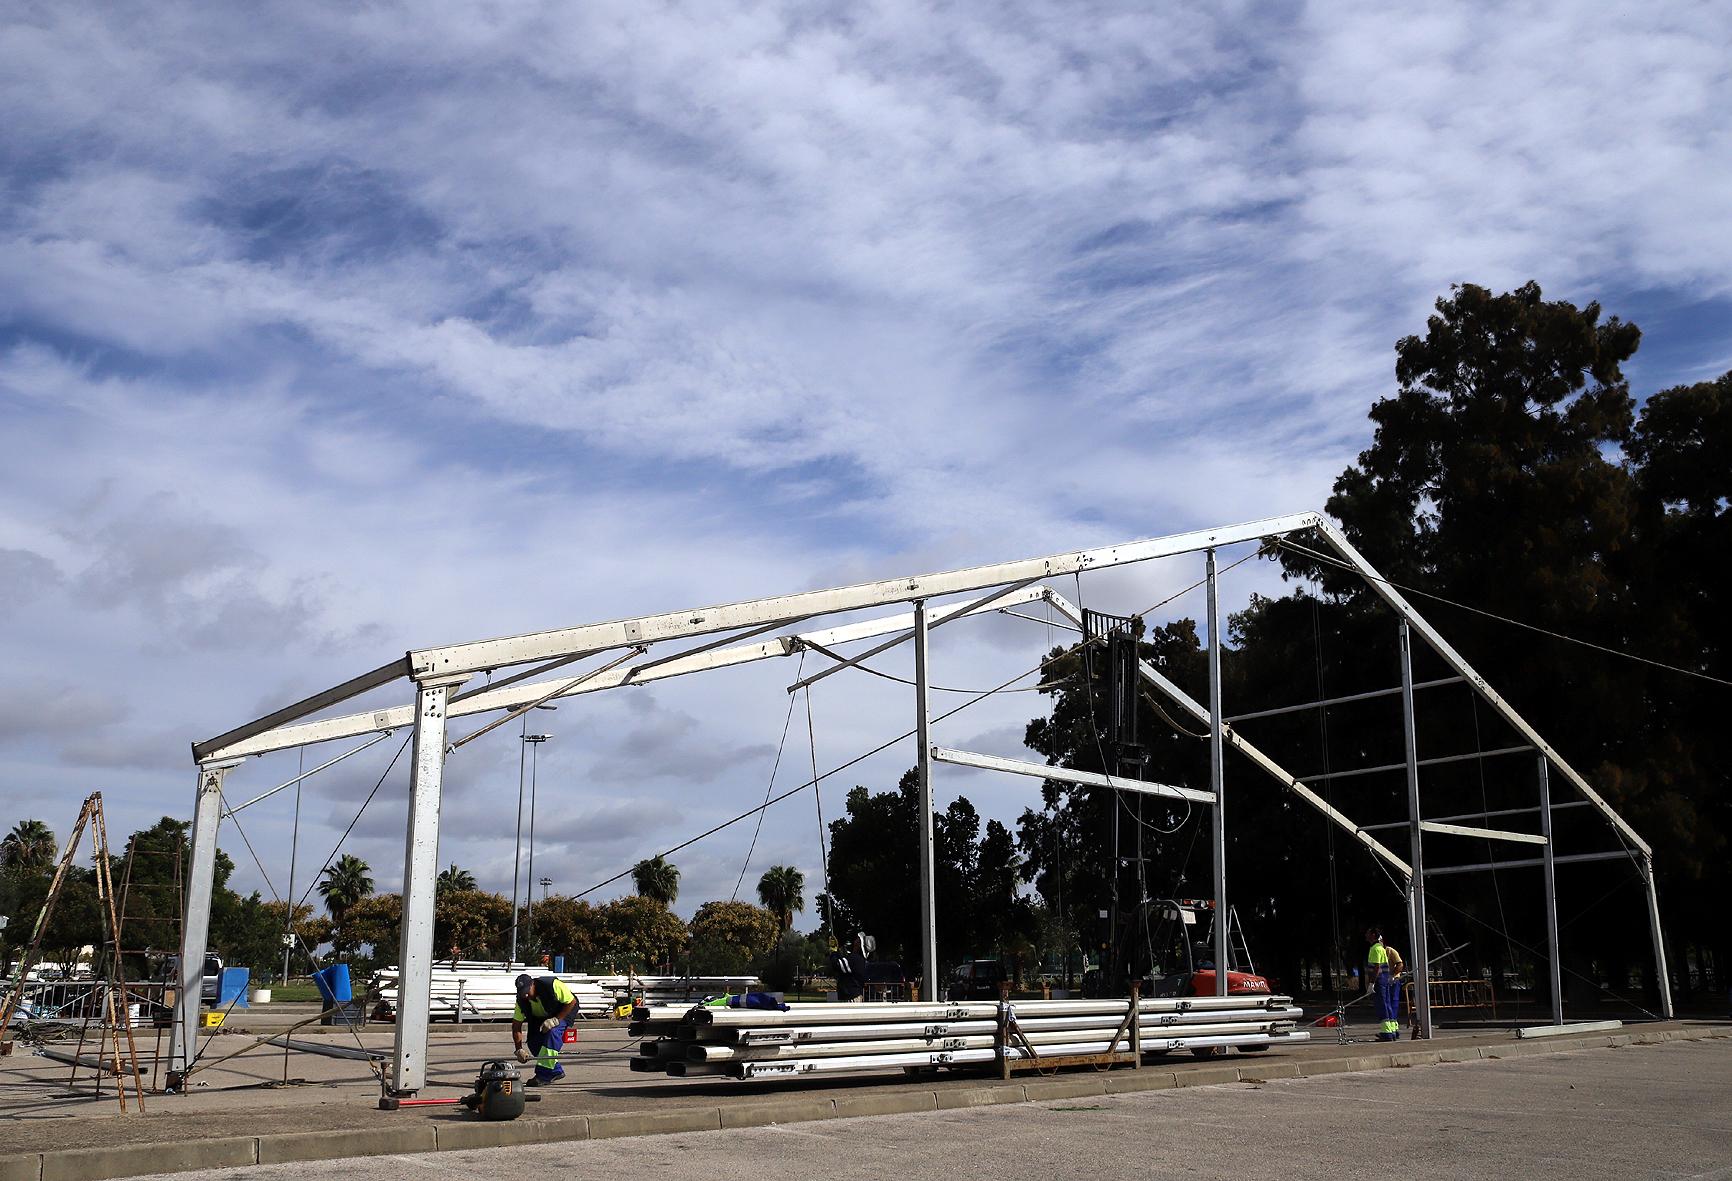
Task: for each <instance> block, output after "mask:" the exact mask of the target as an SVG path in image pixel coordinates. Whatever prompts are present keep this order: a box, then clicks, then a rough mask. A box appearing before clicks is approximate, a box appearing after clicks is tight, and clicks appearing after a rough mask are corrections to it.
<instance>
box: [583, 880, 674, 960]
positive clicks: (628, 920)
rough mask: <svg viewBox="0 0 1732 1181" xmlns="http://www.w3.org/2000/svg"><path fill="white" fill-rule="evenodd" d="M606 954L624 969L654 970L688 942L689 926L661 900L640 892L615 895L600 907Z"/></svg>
mask: <svg viewBox="0 0 1732 1181" xmlns="http://www.w3.org/2000/svg"><path fill="white" fill-rule="evenodd" d="M601 925H602V930H603V932H604V933H605V934H606V937H607V949H606V954H607V955H608V956H609V957H611V959H612V960H613V961H614V963H615V965H616V966H617V967H619V968H621V969H624V968H628V967H629V968H635V969H636V970H637V971H639V972H652V971H655V970H658V969H660V968H661V967H662V966H663V965H665V964H667V963H668V962H669V961H670V960H671V959H672V957H673V956H675V955H677V954H678V953H679V952H680V951H681V950H683V949H684V947H685V945H686V925H685V924H684V923H682V922H680V920H679V918H678V917H677V916H676V915H675V914H674V913H673V912H672V911H670V910H669V909H668V908H667V904H666V903H664V902H661V901H660V900H659V899H655V898H648V897H645V896H643V895H641V894H628V895H626V896H625V897H624V898H616V899H614V900H613V901H612V902H609V903H608V904H607V905H606V906H603V907H602V908H601Z"/></svg>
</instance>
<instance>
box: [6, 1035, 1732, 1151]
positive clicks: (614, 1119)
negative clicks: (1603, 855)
mask: <svg viewBox="0 0 1732 1181" xmlns="http://www.w3.org/2000/svg"><path fill="white" fill-rule="evenodd" d="M1725 1037H1732V1025H1715V1026H1704V1027H1702V1028H1699V1029H1659V1030H1652V1031H1644V1030H1642V1029H1641V1028H1640V1027H1636V1028H1633V1029H1630V1030H1628V1031H1626V1032H1623V1033H1617V1034H1598V1035H1594V1036H1590V1037H1579V1038H1572V1037H1568V1036H1564V1037H1558V1038H1547V1039H1546V1040H1544V1041H1528V1042H1500V1043H1499V1044H1497V1045H1495V1046H1460V1047H1453V1048H1439V1049H1423V1050H1421V1049H1402V1050H1387V1051H1384V1052H1381V1053H1370V1054H1365V1053H1360V1054H1343V1055H1342V1056H1341V1057H1338V1058H1315V1059H1311V1060H1310V1061H1305V1060H1302V1059H1266V1060H1253V1059H1247V1060H1244V1061H1242V1062H1235V1063H1234V1064H1233V1065H1225V1064H1222V1065H1218V1066H1197V1067H1194V1068H1191V1069H1187V1070H1176V1071H1175V1070H1162V1069H1160V1068H1158V1067H1155V1068H1150V1067H1144V1068H1143V1069H1142V1070H1119V1071H1113V1072H1111V1073H1105V1072H1103V1073H1099V1074H1073V1075H1066V1076H1064V1077H1061V1078H1033V1079H1030V1080H1029V1081H1028V1082H1025V1083H999V1082H986V1083H982V1084H981V1085H980V1086H976V1087H948V1088H944V1089H940V1090H933V1091H884V1092H880V1093H877V1094H873V1093H864V1094H853V1095H839V1096H836V1097H834V1098H830V1097H823V1096H812V1095H793V1096H787V1097H780V1098H775V1099H767V1100H765V1101H763V1102H761V1103H737V1104H728V1105H726V1106H720V1105H718V1106H715V1107H679V1108H671V1109H665V1110H660V1111H620V1112H598V1113H596V1114H594V1115H575V1116H572V1115H567V1116H553V1117H550V1118H547V1119H533V1118H524V1119H520V1120H514V1121H512V1122H510V1123H498V1124H490V1123H485V1122H481V1121H476V1122H472V1123H471V1122H443V1121H441V1122H436V1123H435V1122H428V1123H421V1124H402V1125H398V1126H396V1127H384V1128H363V1129H354V1130H346V1131H335V1132H284V1133H280V1134H277V1135H270V1136H227V1137H221V1138H213V1139H207V1140H187V1141H180V1142H168V1143H152V1144H142V1145H122V1146H119V1147H115V1148H71V1149H60V1150H57V1151H54V1152H32V1153H23V1154H15V1155H10V1156H0V1181H104V1179H107V1178H113V1177H136V1176H139V1175H141V1174H144V1173H179V1172H187V1171H190V1170H194V1169H226V1168H239V1167H243V1166H246V1165H254V1164H263V1165H268V1164H278V1163H283V1162H292V1161H310V1160H335V1159H339V1158H344V1157H357V1156H395V1155H400V1154H404V1153H422V1152H437V1151H447V1152H449V1151H455V1150H461V1149H470V1148H502V1147H509V1146H515V1145H523V1144H550V1143H556V1142H558V1141H562V1140H601V1139H606V1138H611V1137H616V1136H656V1135H666V1134H667V1133H670V1132H713V1131H718V1130H720V1129H723V1128H749V1127H764V1126H766V1125H770V1124H785V1123H798V1122H804V1121H809V1120H821V1119H847V1118H852V1117H856V1116H874V1115H902V1114H907V1113H913V1112H922V1111H953V1110H957V1109H959V1108H966V1107H984V1106H989V1105H992V1104H999V1103H1047V1102H1051V1101H1053V1100H1058V1099H1080V1098H1087V1097H1091V1096H1098V1095H1125V1094H1132V1093H1135V1092H1138V1091H1158V1090H1169V1089H1172V1088H1174V1087H1207V1086H1220V1085H1223V1084H1227V1083H1248V1084H1256V1083H1263V1082H1268V1081H1271V1080H1274V1079H1298V1078H1316V1077H1321V1076H1324V1075H1330V1074H1345V1073H1350V1072H1358V1071H1368V1070H1385V1069H1390V1068H1395V1067H1407V1066H1433V1065H1438V1064H1442V1063H1459V1062H1476V1061H1482V1060H1483V1061H1498V1060H1501V1059H1509V1058H1535V1057H1543V1056H1544V1055H1547V1054H1563V1053H1570V1052H1573V1051H1578V1050H1599V1049H1608V1048H1612V1049H1616V1048H1619V1047H1625V1046H1655V1045H1662V1044H1664V1043H1666V1042H1675V1041H1700V1040H1705V1039H1714V1038H1725Z"/></svg>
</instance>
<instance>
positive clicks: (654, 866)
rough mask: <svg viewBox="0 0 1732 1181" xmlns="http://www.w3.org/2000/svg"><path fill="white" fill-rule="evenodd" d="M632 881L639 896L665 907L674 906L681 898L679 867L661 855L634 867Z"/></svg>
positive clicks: (646, 859) (649, 858)
mask: <svg viewBox="0 0 1732 1181" xmlns="http://www.w3.org/2000/svg"><path fill="white" fill-rule="evenodd" d="M631 880H632V882H633V884H634V885H635V886H636V888H637V892H638V893H639V894H641V895H643V896H644V897H645V898H651V899H654V900H655V901H657V902H659V903H661V904H662V905H663V906H672V905H673V904H674V899H676V898H678V897H679V896H680V871H679V867H678V866H676V865H674V863H673V862H671V861H669V860H668V859H667V858H665V857H663V856H662V855H661V854H660V853H657V854H656V855H655V856H654V857H648V858H645V859H644V860H642V861H640V862H638V863H637V864H636V865H634V866H632V868H631Z"/></svg>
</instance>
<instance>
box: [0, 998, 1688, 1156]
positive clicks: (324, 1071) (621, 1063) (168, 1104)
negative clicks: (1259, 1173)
mask: <svg viewBox="0 0 1732 1181" xmlns="http://www.w3.org/2000/svg"><path fill="white" fill-rule="evenodd" d="M286 1008H287V1006H283V1007H280V1008H279V1011H278V1012H277V1013H275V1014H272V1015H271V1016H270V1018H269V1020H268V1021H265V1020H260V1021H259V1024H261V1025H274V1026H278V1027H279V1028H280V1024H283V1023H286V1021H285V1018H286V1017H287V1016H288V1015H287V1014H286V1013H283V1012H281V1010H282V1009H286ZM258 1017H259V1018H263V1017H265V1014H263V1013H261V1014H259V1015H258ZM1633 1028H1650V1029H1652V1028H1662V1027H1654V1026H1648V1027H1633ZM579 1030H580V1038H581V1040H580V1041H579V1043H578V1045H577V1046H576V1047H574V1048H573V1049H571V1050H568V1052H567V1073H568V1075H569V1076H570V1081H568V1082H567V1083H565V1084H563V1085H562V1086H560V1087H558V1088H556V1089H553V1090H551V1091H548V1092H545V1093H544V1096H545V1097H544V1100H543V1101H542V1102H539V1103H537V1104H536V1105H535V1107H534V1109H533V1114H534V1115H535V1116H536V1117H538V1118H549V1117H552V1118H557V1117H560V1116H574V1115H594V1114H596V1113H604V1112H626V1111H635V1112H643V1111H657V1112H669V1111H678V1110H681V1109H686V1108H695V1107H703V1106H707V1107H708V1108H709V1109H710V1110H712V1111H713V1110H714V1109H715V1108H716V1106H717V1105H718V1104H720V1105H723V1106H728V1105H732V1104H737V1103H748V1104H749V1103H752V1102H754V1101H757V1100H764V1099H772V1098H776V1097H778V1096H798V1095H809V1096H820V1097H823V1096H834V1097H840V1096H843V1095H850V1094H861V1093H867V1092H870V1093H873V1094H878V1093H886V1092H895V1091H897V1090H924V1091H933V1090H944V1089H947V1088H952V1087H972V1086H977V1085H979V1084H980V1082H981V1081H983V1080H982V1076H981V1075H979V1074H973V1073H966V1074H954V1075H953V1074H943V1075H924V1076H920V1077H918V1078H917V1079H914V1080H909V1079H907V1078H905V1077H904V1076H903V1075H901V1074H898V1073H883V1072H879V1073H874V1074H864V1075H855V1076H845V1077H833V1078H826V1079H823V1080H815V1079H801V1080H786V1081H784V1080H752V1081H749V1082H738V1081H733V1080H720V1079H669V1078H665V1077H663V1076H659V1075H645V1074H633V1073H630V1072H629V1071H628V1069H627V1062H628V1060H629V1057H630V1055H631V1052H632V1049H633V1048H634V1046H635V1042H634V1041H633V1039H630V1038H628V1037H627V1036H626V1032H625V1026H624V1024H623V1023H616V1022H612V1021H591V1022H584V1023H582V1024H581V1025H580V1026H579ZM261 1032H262V1031H261ZM1315 1033H1316V1040H1314V1041H1312V1042H1310V1043H1307V1044H1304V1045H1300V1046H1295V1047H1292V1048H1289V1049H1285V1050H1281V1051H1277V1052H1274V1053H1270V1054H1268V1055H1263V1056H1242V1057H1236V1058H1234V1059H1232V1061H1233V1062H1236V1063H1240V1064H1250V1063H1255V1062H1258V1061H1270V1062H1273V1061H1283V1060H1298V1061H1308V1060H1312V1059H1317V1058H1331V1057H1334V1058H1338V1057H1340V1056H1342V1055H1343V1053H1347V1054H1351V1053H1353V1052H1354V1049H1352V1048H1349V1049H1347V1050H1345V1051H1344V1050H1343V1048H1342V1047H1341V1046H1340V1045H1339V1044H1338V1041H1337V1035H1336V1033H1335V1032H1334V1031H1332V1030H1317V1031H1315ZM1349 1033H1350V1035H1351V1036H1353V1037H1356V1038H1357V1039H1359V1041H1358V1046H1359V1047H1360V1052H1365V1051H1372V1050H1377V1049H1383V1048H1387V1047H1379V1046H1377V1045H1376V1044H1375V1043H1372V1042H1369V1041H1367V1040H1366V1039H1367V1038H1368V1037H1369V1033H1370V1030H1369V1029H1367V1028H1366V1027H1363V1026H1354V1027H1351V1028H1350V1030H1349ZM296 1036H297V1037H307V1038H309V1040H317V1041H322V1042H325V1043H328V1044H331V1045H347V1046H353V1045H355V1044H356V1042H357V1035H355V1034H352V1033H349V1032H347V1031H340V1030H328V1029H327V1030H319V1029H317V1027H314V1028H312V1029H309V1030H305V1031H303V1032H302V1033H299V1034H297V1035H296ZM358 1038H359V1041H360V1042H362V1043H364V1044H365V1045H367V1046H369V1047H373V1048H377V1049H383V1050H388V1049H389V1047H390V1044H391V1038H392V1033H391V1028H390V1027H389V1026H385V1027H373V1028H370V1029H368V1030H366V1031H365V1032H362V1033H360V1034H359V1035H358ZM252 1040H253V1039H252V1038H251V1037H248V1036H244V1035H242V1034H240V1033H238V1032H227V1033H225V1034H223V1035H221V1036H217V1037H214V1038H211V1039H209V1040H208V1044H207V1046H206V1048H205V1051H204V1054H205V1058H204V1060H205V1061H207V1062H214V1061H215V1060H216V1059H217V1058H220V1057H221V1056H223V1055H225V1054H228V1053H231V1052H232V1051H233V1050H234V1049H241V1048H244V1047H246V1046H248V1045H249V1044H250V1043H251V1041H252ZM1509 1040H1510V1033H1509V1031H1508V1030H1495V1031H1486V1030H1479V1031H1470V1030H1450V1031H1445V1032H1444V1033H1443V1035H1442V1036H1440V1037H1439V1038H1438V1039H1436V1040H1434V1041H1433V1042H1431V1043H1428V1045H1429V1046H1431V1047H1436V1048H1445V1047H1454V1046H1495V1045H1496V1044H1497V1043H1499V1042H1507V1041H1509ZM509 1043H510V1035H509V1032H508V1030H507V1028H506V1026H504V1025H503V1024H497V1025H487V1026H472V1025H465V1026H455V1025H446V1024H440V1025H436V1026H435V1027H434V1035H433V1037H432V1038H431V1041H430V1045H429V1060H430V1070H429V1088H428V1090H427V1091H425V1092H423V1094H425V1095H427V1096H429V1097H432V1096H438V1095H455V1094H459V1093H462V1092H467V1091H468V1090H469V1089H470V1088H471V1086H472V1084H473V1080H474V1075H475V1069H476V1064H477V1063H479V1062H480V1061H481V1060H483V1059H484V1058H487V1057H498V1056H501V1055H502V1054H503V1053H504V1052H505V1051H506V1049H507V1048H508V1047H509ZM154 1045H155V1039H154V1037H151V1038H149V1039H146V1040H145V1041H142V1042H141V1044H140V1047H139V1048H140V1051H141V1053H145V1054H148V1053H149V1052H150V1051H151V1050H152V1049H153V1047H154ZM1410 1045H1412V1044H1411V1043H1407V1042H1403V1043H1400V1047H1401V1048H1408V1047H1409V1046H1410ZM1413 1048H1420V1047H1417V1046H1415V1047H1413ZM26 1051H27V1047H24V1046H22V1045H21V1046H19V1048H18V1051H17V1052H15V1053H14V1054H13V1055H12V1056H10V1057H7V1058H0V1155H4V1154H7V1153H27V1152H41V1151H52V1150H55V1149H59V1148H63V1147H66V1146H68V1145H69V1144H77V1143H100V1144H111V1145H122V1144H135V1143H136V1144H148V1143H170V1142H175V1141H184V1140H190V1139H200V1138H207V1137H210V1136H213V1135H216V1136H223V1135H246V1136H264V1135H270V1134H273V1133H280V1132H302V1131H319V1130H329V1131H337V1130H348V1129H362V1128H377V1127H381V1126H385V1125H382V1124H381V1120H385V1121H389V1122H390V1125H391V1126H402V1125H407V1124H410V1123H420V1124H421V1125H422V1126H426V1125H427V1124H428V1123H431V1122H439V1121H450V1120H452V1119H456V1118H458V1116H457V1115H456V1114H455V1113H453V1112H452V1110H451V1109H450V1108H426V1109H418V1110H415V1111H401V1112H396V1113H392V1114H390V1115H384V1114H382V1113H380V1112H379V1111H378V1110H377V1109H376V1100H377V1097H378V1094H379V1088H378V1083H377V1081H376V1080H375V1078H374V1077H373V1076H372V1075H371V1074H370V1073H369V1071H368V1068H367V1066H366V1064H364V1063H360V1062H355V1061H343V1060H334V1059H330V1058H323V1057H316V1056H312V1055H306V1054H293V1055H288V1056H285V1054H284V1052H283V1051H281V1050H278V1049H271V1048H260V1049H253V1050H249V1051H247V1052H246V1053H244V1054H241V1055H240V1056H239V1057H236V1058H234V1059H232V1060H231V1061H228V1062H225V1063H222V1064H220V1065H213V1066H211V1067H210V1068H209V1069H208V1070H206V1071H204V1072H203V1073H201V1074H200V1075H198V1076H197V1081H198V1082H199V1083H201V1084H203V1085H201V1086H197V1087H195V1088H194V1089H193V1090H192V1092H191V1093H189V1094H186V1095H180V1096H164V1095H152V1094H148V1092H147V1095H146V1102H147V1107H148V1111H149V1114H148V1115H147V1116H146V1118H144V1119H139V1118H137V1117H136V1116H131V1117H124V1116H119V1115H117V1114H116V1113H117V1106H116V1104H115V1101H114V1097H113V1094H114V1092H113V1084H112V1082H109V1083H107V1084H106V1085H105V1087H104V1091H103V1094H102V1095H100V1096H98V1095H96V1094H95V1089H94V1087H93V1082H92V1075H91V1074H90V1072H89V1071H82V1072H80V1074H79V1077H78V1079H77V1080H76V1081H75V1082H74V1083H73V1085H71V1086H70V1087H69V1086H68V1077H69V1073H70V1071H69V1068H68V1067H66V1066H64V1065H61V1064H58V1063H54V1062H51V1061H49V1060H47V1059H44V1058H37V1057H32V1056H29V1055H28V1053H27V1052H26ZM1213 1065H1215V1063H1214V1062H1207V1061H1197V1060H1195V1059H1193V1058H1191V1057H1190V1056H1188V1055H1182V1054H1181V1055H1176V1056H1173V1057H1171V1058H1168V1059H1165V1060H1163V1062H1162V1068H1163V1069H1171V1070H1177V1071H1180V1072H1186V1071H1192V1070H1198V1069H1207V1068H1210V1067H1212V1066H1213ZM148 1073H149V1072H148V1068H147V1076H148ZM285 1073H286V1074H287V1077H288V1078H289V1079H291V1080H298V1079H304V1080H306V1081H305V1082H304V1083H302V1084H299V1085H290V1086H287V1087H285V1086H281V1085H280V1083H281V1080H282V1079H283V1078H284V1076H285ZM147 1081H148V1080H147ZM91 1121H96V1122H95V1123H92V1122H91ZM75 1129H76V1130H75Z"/></svg>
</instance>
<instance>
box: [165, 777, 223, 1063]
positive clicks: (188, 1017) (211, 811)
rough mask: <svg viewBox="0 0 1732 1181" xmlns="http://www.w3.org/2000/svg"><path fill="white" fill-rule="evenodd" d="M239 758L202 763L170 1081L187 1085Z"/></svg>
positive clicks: (171, 1039) (177, 980)
mask: <svg viewBox="0 0 1732 1181" xmlns="http://www.w3.org/2000/svg"><path fill="white" fill-rule="evenodd" d="M235 765H236V764H235V763H233V762H228V763H218V764H215V765H210V766H205V767H201V768H199V773H198V794H197V797H196V798H195V799H194V801H193V810H192V836H191V839H190V843H191V846H192V850H191V852H192V856H191V860H190V863H189V864H188V865H187V868H186V898H185V900H184V909H183V911H182V913H181V923H180V962H179V964H178V965H177V966H176V971H175V997H174V1024H173V1025H172V1026H171V1027H170V1029H169V1040H168V1086H169V1089H170V1090H174V1091H184V1090H185V1088H186V1076H187V1072H189V1071H190V1070H191V1069H192V1067H193V1064H194V1063H195V1062H197V1061H198V1007H199V1001H200V999H201V997H202V996H203V994H204V956H205V950H206V949H207V948H208V947H209V946H210V905H211V892H212V891H213V889H214V888H215V885H216V856H217V826H218V825H220V824H221V823H222V798H223V779H224V778H226V777H227V775H228V773H229V769H230V768H232V767H234V766H235Z"/></svg>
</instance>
